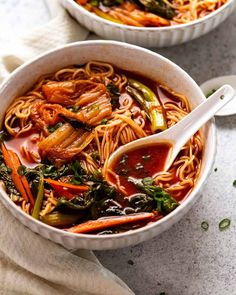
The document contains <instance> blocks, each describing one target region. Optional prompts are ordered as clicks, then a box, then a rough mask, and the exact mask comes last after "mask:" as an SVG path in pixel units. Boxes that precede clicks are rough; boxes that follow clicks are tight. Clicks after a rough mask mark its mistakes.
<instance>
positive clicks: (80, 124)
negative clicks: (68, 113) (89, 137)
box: [63, 117, 93, 131]
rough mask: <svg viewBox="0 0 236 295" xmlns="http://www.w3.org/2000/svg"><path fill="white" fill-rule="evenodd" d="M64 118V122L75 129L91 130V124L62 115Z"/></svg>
mask: <svg viewBox="0 0 236 295" xmlns="http://www.w3.org/2000/svg"><path fill="white" fill-rule="evenodd" d="M63 118H64V119H65V121H66V122H68V123H70V125H71V126H72V127H73V128H75V129H80V128H81V129H84V130H85V131H91V130H92V129H93V127H92V126H90V125H88V124H86V123H83V122H81V121H78V120H76V119H71V118H67V117H63Z"/></svg>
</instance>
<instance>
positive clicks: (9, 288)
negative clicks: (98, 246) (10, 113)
mask: <svg viewBox="0 0 236 295" xmlns="http://www.w3.org/2000/svg"><path fill="white" fill-rule="evenodd" d="M49 2H50V3H49V4H50V8H51V11H52V12H53V15H54V18H53V19H52V20H51V21H50V22H49V23H48V24H46V25H45V26H44V27H41V28H38V29H36V30H35V31H34V32H32V33H30V34H28V35H27V36H25V37H24V38H22V39H18V40H16V41H15V44H14V48H13V49H11V48H9V49H6V48H5V50H4V51H5V54H2V56H1V57H0V82H2V80H3V79H4V78H5V77H7V75H8V74H9V72H11V71H13V70H14V69H15V68H17V67H18V66H19V65H20V64H22V63H23V62H24V61H26V60H28V59H30V58H32V57H34V56H36V55H37V54H39V53H42V52H43V51H46V50H48V49H52V48H53V47H57V46H59V45H62V44H65V43H68V42H72V41H77V40H84V39H86V37H87V36H88V31H87V30H85V29H84V28H82V27H81V26H79V25H78V24H77V23H76V22H75V21H74V20H72V19H71V18H70V17H69V15H68V14H67V13H66V12H65V11H64V10H63V9H62V8H61V7H60V6H59V5H58V3H57V0H49ZM55 14H56V16H55ZM1 49H2V45H1ZM14 50H15V51H14ZM1 99H3V98H1ZM0 228H1V230H0V294H4V295H5V294H7V295H8V294H10V295H12V294H24V295H26V294H32V295H37V294H39V295H47V294H50V295H54V294H66V295H73V294H79V295H80V294H81V295H92V294H98V295H130V294H133V292H132V291H131V290H130V289H129V288H128V287H127V286H126V285H125V284H124V283H123V282H122V281H121V280H120V279H119V278H118V277H116V276H115V275H114V274H112V273H111V272H110V271H109V270H107V269H105V268H104V267H103V266H102V265H101V264H100V263H99V261H98V260H97V259H96V257H95V256H94V254H93V253H92V252H90V251H85V250H78V251H76V252H74V253H73V252H70V251H68V250H66V249H64V248H63V247H61V246H59V245H57V244H54V243H52V242H51V241H49V240H46V239H44V238H42V237H41V236H39V235H37V234H35V233H33V232H31V231H30V230H29V229H28V228H26V227H24V226H23V225H22V224H21V223H20V222H19V221H18V220H16V219H15V218H14V217H13V216H12V215H11V214H10V213H9V212H8V210H7V209H6V208H5V207H4V206H3V205H2V203H1V202H0Z"/></svg>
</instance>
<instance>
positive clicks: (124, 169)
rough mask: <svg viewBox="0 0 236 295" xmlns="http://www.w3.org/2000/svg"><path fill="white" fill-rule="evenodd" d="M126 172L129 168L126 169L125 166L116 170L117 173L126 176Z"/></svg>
mask: <svg viewBox="0 0 236 295" xmlns="http://www.w3.org/2000/svg"><path fill="white" fill-rule="evenodd" d="M128 173H129V169H127V168H122V169H120V170H118V174H119V175H123V176H126V175H127V174H128Z"/></svg>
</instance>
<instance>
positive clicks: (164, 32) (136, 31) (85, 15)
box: [59, 0, 235, 47]
mask: <svg viewBox="0 0 236 295" xmlns="http://www.w3.org/2000/svg"><path fill="white" fill-rule="evenodd" d="M59 2H60V3H61V5H62V6H64V7H65V8H66V9H67V10H68V11H69V13H70V14H71V15H72V16H73V17H74V18H75V19H76V20H77V21H78V22H79V23H81V24H82V25H83V26H85V27H86V28H87V29H89V30H90V31H92V32H95V33H96V34H97V35H98V36H101V37H103V38H105V39H111V40H117V41H123V42H128V43H132V44H136V45H140V46H143V47H164V46H172V45H177V44H181V43H184V42H187V41H190V40H193V39H195V38H198V37H200V36H202V35H204V34H206V33H208V32H210V31H211V30H213V29H214V28H216V27H217V26H218V25H219V24H221V23H222V22H223V21H224V20H225V19H226V18H227V17H228V16H229V15H230V14H231V13H232V11H233V9H234V4H235V0H228V2H227V3H226V4H225V5H223V6H222V7H220V8H219V9H217V10H216V11H214V12H212V13H210V14H209V15H207V16H205V17H203V18H201V19H198V20H196V21H192V22H190V23H187V24H181V25H175V26H168V27H159V28H140V27H133V26H127V25H122V24H117V23H114V22H110V21H107V20H105V19H103V18H101V17H99V16H97V15H96V14H94V13H91V12H89V11H87V10H86V9H85V8H83V7H82V6H80V5H78V4H77V3H76V2H75V1H74V0H59Z"/></svg>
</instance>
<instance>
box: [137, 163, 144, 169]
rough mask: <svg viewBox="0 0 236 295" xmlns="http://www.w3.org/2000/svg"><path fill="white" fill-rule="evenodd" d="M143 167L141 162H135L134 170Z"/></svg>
mask: <svg viewBox="0 0 236 295" xmlns="http://www.w3.org/2000/svg"><path fill="white" fill-rule="evenodd" d="M143 168H144V167H143V165H142V164H141V163H137V164H136V165H135V170H141V169H143Z"/></svg>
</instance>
